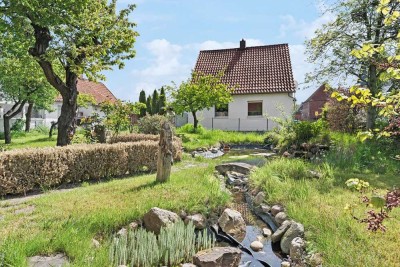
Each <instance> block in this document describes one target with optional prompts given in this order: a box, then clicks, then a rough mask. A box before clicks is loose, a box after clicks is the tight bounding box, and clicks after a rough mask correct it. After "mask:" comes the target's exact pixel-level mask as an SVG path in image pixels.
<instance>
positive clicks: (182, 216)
mask: <svg viewBox="0 0 400 267" xmlns="http://www.w3.org/2000/svg"><path fill="white" fill-rule="evenodd" d="M186 216H187V213H186V211H184V210H181V212H179V217H181V219H182V220H185V218H186Z"/></svg>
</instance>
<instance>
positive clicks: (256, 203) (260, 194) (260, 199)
mask: <svg viewBox="0 0 400 267" xmlns="http://www.w3.org/2000/svg"><path fill="white" fill-rule="evenodd" d="M264 200H265V193H264V192H258V194H257V195H256V196H255V197H254V199H253V204H254V206H259V205H260V204H261V203H263V202H264Z"/></svg>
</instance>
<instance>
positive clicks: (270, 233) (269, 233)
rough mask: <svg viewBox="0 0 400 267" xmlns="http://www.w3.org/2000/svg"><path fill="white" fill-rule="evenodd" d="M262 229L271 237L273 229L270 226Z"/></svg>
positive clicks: (265, 234) (264, 234) (264, 233)
mask: <svg viewBox="0 0 400 267" xmlns="http://www.w3.org/2000/svg"><path fill="white" fill-rule="evenodd" d="M262 231H263V236H266V237H269V236H271V235H272V231H271V230H270V229H268V228H263V229H262Z"/></svg>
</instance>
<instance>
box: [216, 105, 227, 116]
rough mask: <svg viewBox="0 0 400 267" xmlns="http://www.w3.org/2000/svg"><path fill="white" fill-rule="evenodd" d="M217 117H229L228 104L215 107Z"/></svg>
mask: <svg viewBox="0 0 400 267" xmlns="http://www.w3.org/2000/svg"><path fill="white" fill-rule="evenodd" d="M215 117H228V104H225V105H219V106H215Z"/></svg>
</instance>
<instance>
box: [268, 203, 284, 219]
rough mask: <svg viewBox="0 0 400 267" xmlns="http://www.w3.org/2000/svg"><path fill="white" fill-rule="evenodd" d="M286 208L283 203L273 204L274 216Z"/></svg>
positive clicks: (272, 211) (272, 212)
mask: <svg viewBox="0 0 400 267" xmlns="http://www.w3.org/2000/svg"><path fill="white" fill-rule="evenodd" d="M283 210H284V208H283V207H282V206H281V205H273V206H272V207H271V214H272V216H275V215H276V214H278V213H279V212H281V211H283Z"/></svg>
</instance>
